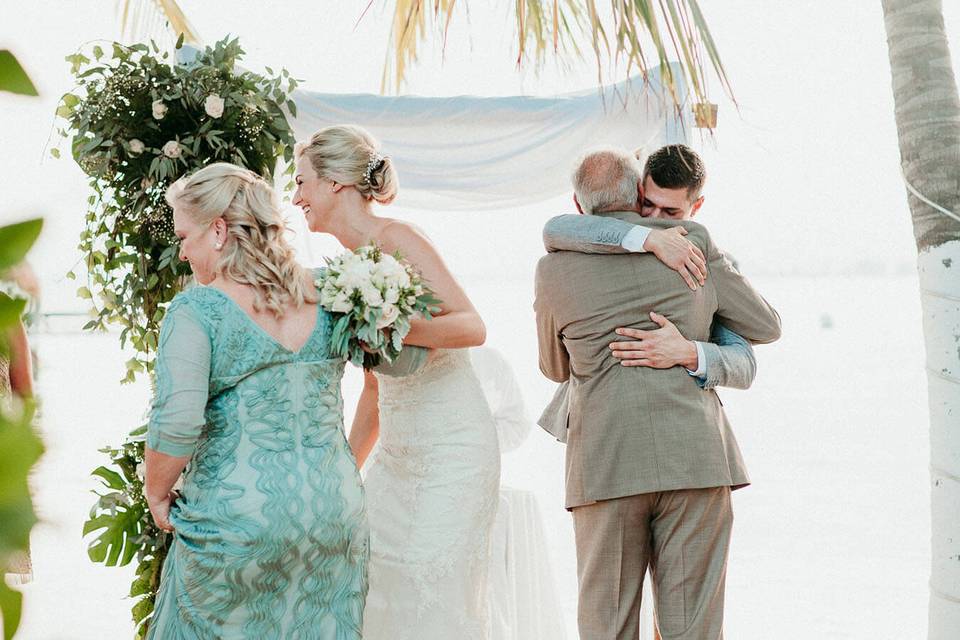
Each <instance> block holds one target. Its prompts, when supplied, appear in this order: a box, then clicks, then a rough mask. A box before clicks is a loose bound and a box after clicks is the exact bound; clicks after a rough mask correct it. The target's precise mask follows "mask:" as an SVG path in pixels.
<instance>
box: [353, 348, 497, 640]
mask: <svg viewBox="0 0 960 640" xmlns="http://www.w3.org/2000/svg"><path fill="white" fill-rule="evenodd" d="M499 483H500V454H499V449H498V446H497V437H496V430H495V426H494V422H493V417H492V415H491V414H490V409H489V407H488V406H487V402H486V399H485V398H484V396H483V391H482V389H481V386H480V383H479V381H478V380H477V377H476V374H475V373H474V371H473V368H472V366H471V364H470V358H469V354H468V352H467V351H465V350H455V351H453V350H451V351H442V352H440V353H438V354H437V355H435V356H434V358H433V359H432V360H431V361H430V362H429V363H428V364H427V365H426V366H425V367H424V368H423V370H421V371H420V372H419V373H417V374H416V375H413V376H408V377H405V378H391V377H386V376H383V377H380V443H379V445H378V447H377V448H376V450H375V451H374V453H373V455H372V458H371V462H370V464H369V470H368V473H367V478H366V488H367V499H368V503H367V504H368V513H369V517H370V527H371V563H370V594H369V596H368V598H367V610H366V613H365V623H364V639H365V640H379V639H386V638H391V639H397V638H417V639H422V640H431V639H433V638H436V639H437V640H440V639H444V640H446V639H447V638H457V639H458V640H473V639H477V640H482V639H484V638H486V637H487V622H488V610H487V601H486V595H487V576H486V571H487V566H488V562H489V553H490V552H489V547H490V530H491V527H492V525H493V521H494V518H495V516H496V510H497V504H498V491H499Z"/></svg>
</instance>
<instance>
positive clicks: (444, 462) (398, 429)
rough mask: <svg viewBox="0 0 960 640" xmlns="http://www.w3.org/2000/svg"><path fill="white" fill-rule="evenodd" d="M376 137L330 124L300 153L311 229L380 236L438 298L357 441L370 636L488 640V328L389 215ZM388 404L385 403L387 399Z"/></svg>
mask: <svg viewBox="0 0 960 640" xmlns="http://www.w3.org/2000/svg"><path fill="white" fill-rule="evenodd" d="M377 147H378V144H377V142H376V140H375V139H374V138H373V137H372V136H371V135H370V134H369V133H368V132H366V131H365V130H363V129H361V128H359V127H354V126H336V127H328V128H325V129H322V130H320V131H319V132H317V133H316V134H314V135H313V137H312V138H311V139H310V141H309V142H308V143H305V144H304V145H301V146H299V147H298V153H297V175H296V181H297V192H296V195H295V198H294V204H295V205H297V206H299V207H300V208H301V209H303V212H304V216H305V218H306V222H307V226H308V227H309V228H310V230H311V231H315V232H326V233H330V234H332V235H333V236H335V237H336V238H337V240H339V241H340V243H341V244H342V245H343V246H344V247H347V248H348V249H355V248H357V247H358V246H362V245H364V244H367V243H369V242H371V241H373V242H376V243H377V244H379V245H380V246H381V247H382V248H383V249H384V251H387V252H389V253H393V252H394V251H400V252H401V253H402V254H403V256H404V257H405V258H406V259H408V260H409V261H410V262H411V263H412V264H414V265H415V266H416V267H417V268H419V269H420V271H421V273H422V274H423V276H424V279H425V280H427V282H428V283H429V284H430V286H431V288H432V289H433V290H434V292H435V293H436V296H437V297H438V298H439V299H441V300H442V301H443V302H442V303H441V307H442V312H441V314H440V315H438V316H437V317H435V318H434V319H432V320H429V321H424V320H419V321H415V322H414V323H413V327H412V329H411V331H410V334H409V335H408V336H407V339H406V340H405V342H406V343H407V344H414V345H419V346H423V347H429V348H431V349H432V351H431V352H430V358H429V361H428V362H427V363H426V365H425V366H424V367H423V369H422V370H421V371H420V372H419V373H418V374H416V375H413V376H408V377H405V378H391V377H389V376H380V375H379V374H377V376H374V375H373V374H372V373H369V372H368V373H366V375H365V384H364V390H363V393H362V394H361V398H360V403H359V405H358V407H357V414H356V418H355V420H354V424H353V427H352V429H351V431H350V445H351V448H352V449H353V451H354V455H355V456H356V458H357V464H358V465H360V466H363V465H364V462H365V460H366V458H367V456H368V455H370V452H371V450H372V449H374V444H375V443H377V439H378V438H379V443H377V446H376V449H375V451H374V452H373V454H372V455H370V460H369V461H368V462H367V463H366V466H365V469H364V470H365V482H364V484H365V486H366V494H367V512H368V517H369V521H370V551H371V553H370V573H369V576H370V590H369V594H368V596H367V603H366V611H365V614H364V627H363V637H364V640H387V639H390V640H403V639H405V638H410V639H414V638H416V639H417V640H449V639H455V640H485V639H486V638H487V637H488V629H487V627H488V616H489V611H488V606H487V600H486V597H487V577H486V572H487V567H488V563H489V559H490V531H491V528H492V526H493V522H494V518H495V516H496V510H497V502H498V490H499V484H500V454H499V449H498V445H497V434H496V429H495V426H494V420H493V416H492V415H491V413H490V409H489V407H488V405H487V402H486V400H485V398H484V395H483V390H482V389H481V385H480V382H479V381H478V379H477V376H476V374H475V373H474V370H473V367H472V365H471V361H470V356H469V352H468V351H467V350H466V348H467V347H472V346H476V345H479V344H482V343H483V341H484V338H485V335H486V330H485V327H484V325H483V321H482V320H481V319H480V316H479V314H477V311H476V309H475V308H474V307H473V305H472V303H471V302H470V300H469V299H468V298H467V296H466V294H465V293H464V291H463V290H462V288H461V287H460V286H459V284H457V282H456V280H454V278H453V277H452V276H451V274H450V272H449V271H448V270H447V268H446V266H445V265H444V263H443V260H442V259H441V258H440V256H439V255H438V253H437V251H436V249H435V248H434V247H433V245H432V244H431V243H430V242H429V240H427V238H426V237H425V236H424V235H423V234H422V233H421V232H420V231H419V230H417V229H416V228H415V227H413V226H412V225H409V224H407V223H405V222H401V221H397V220H391V219H388V218H380V217H377V216H375V215H374V214H373V212H372V202H373V201H377V202H379V203H381V204H389V202H391V201H392V200H393V198H394V197H395V195H396V191H397V176H396V172H395V170H394V168H393V166H392V163H391V161H390V159H389V158H385V157H382V156H381V155H380V154H379V152H378V150H377ZM378 400H379V402H378Z"/></svg>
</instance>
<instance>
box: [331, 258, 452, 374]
mask: <svg viewBox="0 0 960 640" xmlns="http://www.w3.org/2000/svg"><path fill="white" fill-rule="evenodd" d="M326 261H327V269H326V271H325V272H324V273H323V275H322V277H321V278H320V279H319V280H317V282H316V284H317V286H318V287H320V305H321V306H322V307H323V308H324V309H326V310H327V311H329V312H330V313H332V314H333V316H334V323H333V331H332V334H331V338H330V350H331V352H332V353H333V354H334V355H337V356H346V357H347V358H348V359H349V360H350V361H351V362H353V363H354V364H356V365H361V364H362V365H363V366H364V367H366V368H370V367H374V366H376V365H377V364H378V363H379V361H380V359H381V358H385V359H386V360H388V361H392V360H393V359H394V358H395V357H396V356H397V355H399V353H400V350H401V349H402V348H403V338H404V337H405V336H406V335H407V333H408V332H409V331H410V320H411V319H412V318H414V317H416V316H421V317H424V318H430V317H432V315H433V314H434V313H437V312H438V311H439V308H438V307H436V306H435V305H437V304H438V303H439V302H440V301H439V300H437V299H436V298H435V297H434V296H433V292H432V291H430V289H428V288H427V287H424V286H423V283H422V279H421V276H420V274H419V273H418V272H417V271H416V270H414V268H413V267H412V266H410V265H409V264H408V263H406V262H404V261H403V260H402V259H401V258H400V256H399V255H397V256H390V255H386V254H384V253H383V252H382V251H381V250H380V248H379V247H378V246H376V245H368V246H364V247H360V248H358V249H357V250H356V251H352V252H346V253H344V254H342V255H340V256H338V257H336V258H327V260H326Z"/></svg>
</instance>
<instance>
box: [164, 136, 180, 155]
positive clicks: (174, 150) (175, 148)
mask: <svg viewBox="0 0 960 640" xmlns="http://www.w3.org/2000/svg"><path fill="white" fill-rule="evenodd" d="M180 154H181V150H180V143H179V142H177V141H176V140H171V141H170V142H168V143H167V144H165V145H163V155H165V156H167V157H168V158H179V157H180Z"/></svg>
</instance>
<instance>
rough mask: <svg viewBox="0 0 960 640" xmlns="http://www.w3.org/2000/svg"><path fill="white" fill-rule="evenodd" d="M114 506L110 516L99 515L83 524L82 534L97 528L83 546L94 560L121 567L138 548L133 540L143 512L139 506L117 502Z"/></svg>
mask: <svg viewBox="0 0 960 640" xmlns="http://www.w3.org/2000/svg"><path fill="white" fill-rule="evenodd" d="M109 495H111V494H108V496H109ZM105 497H106V496H105ZM114 509H115V513H114V515H112V516H111V515H109V514H103V515H99V516H97V517H95V518H91V519H90V520H87V521H86V522H85V523H84V525H83V535H85V536H86V535H88V534H90V533H94V532H97V531H100V534H99V535H98V536H97V537H96V538H95V539H94V540H93V542H91V543H90V546H89V547H88V548H87V555H89V556H90V559H91V560H93V561H94V562H103V563H104V564H106V565H107V566H108V567H115V566H117V565H120V566H123V565H126V564H129V563H130V561H131V560H133V557H134V556H135V555H136V554H137V549H138V548H139V545H138V544H136V542H135V540H136V538H137V536H139V535H140V533H141V531H140V519H141V518H142V517H143V513H144V512H143V509H142V508H141V507H138V506H132V507H131V506H127V505H124V504H121V503H118V504H117V505H116V506H115V507H114Z"/></svg>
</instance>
